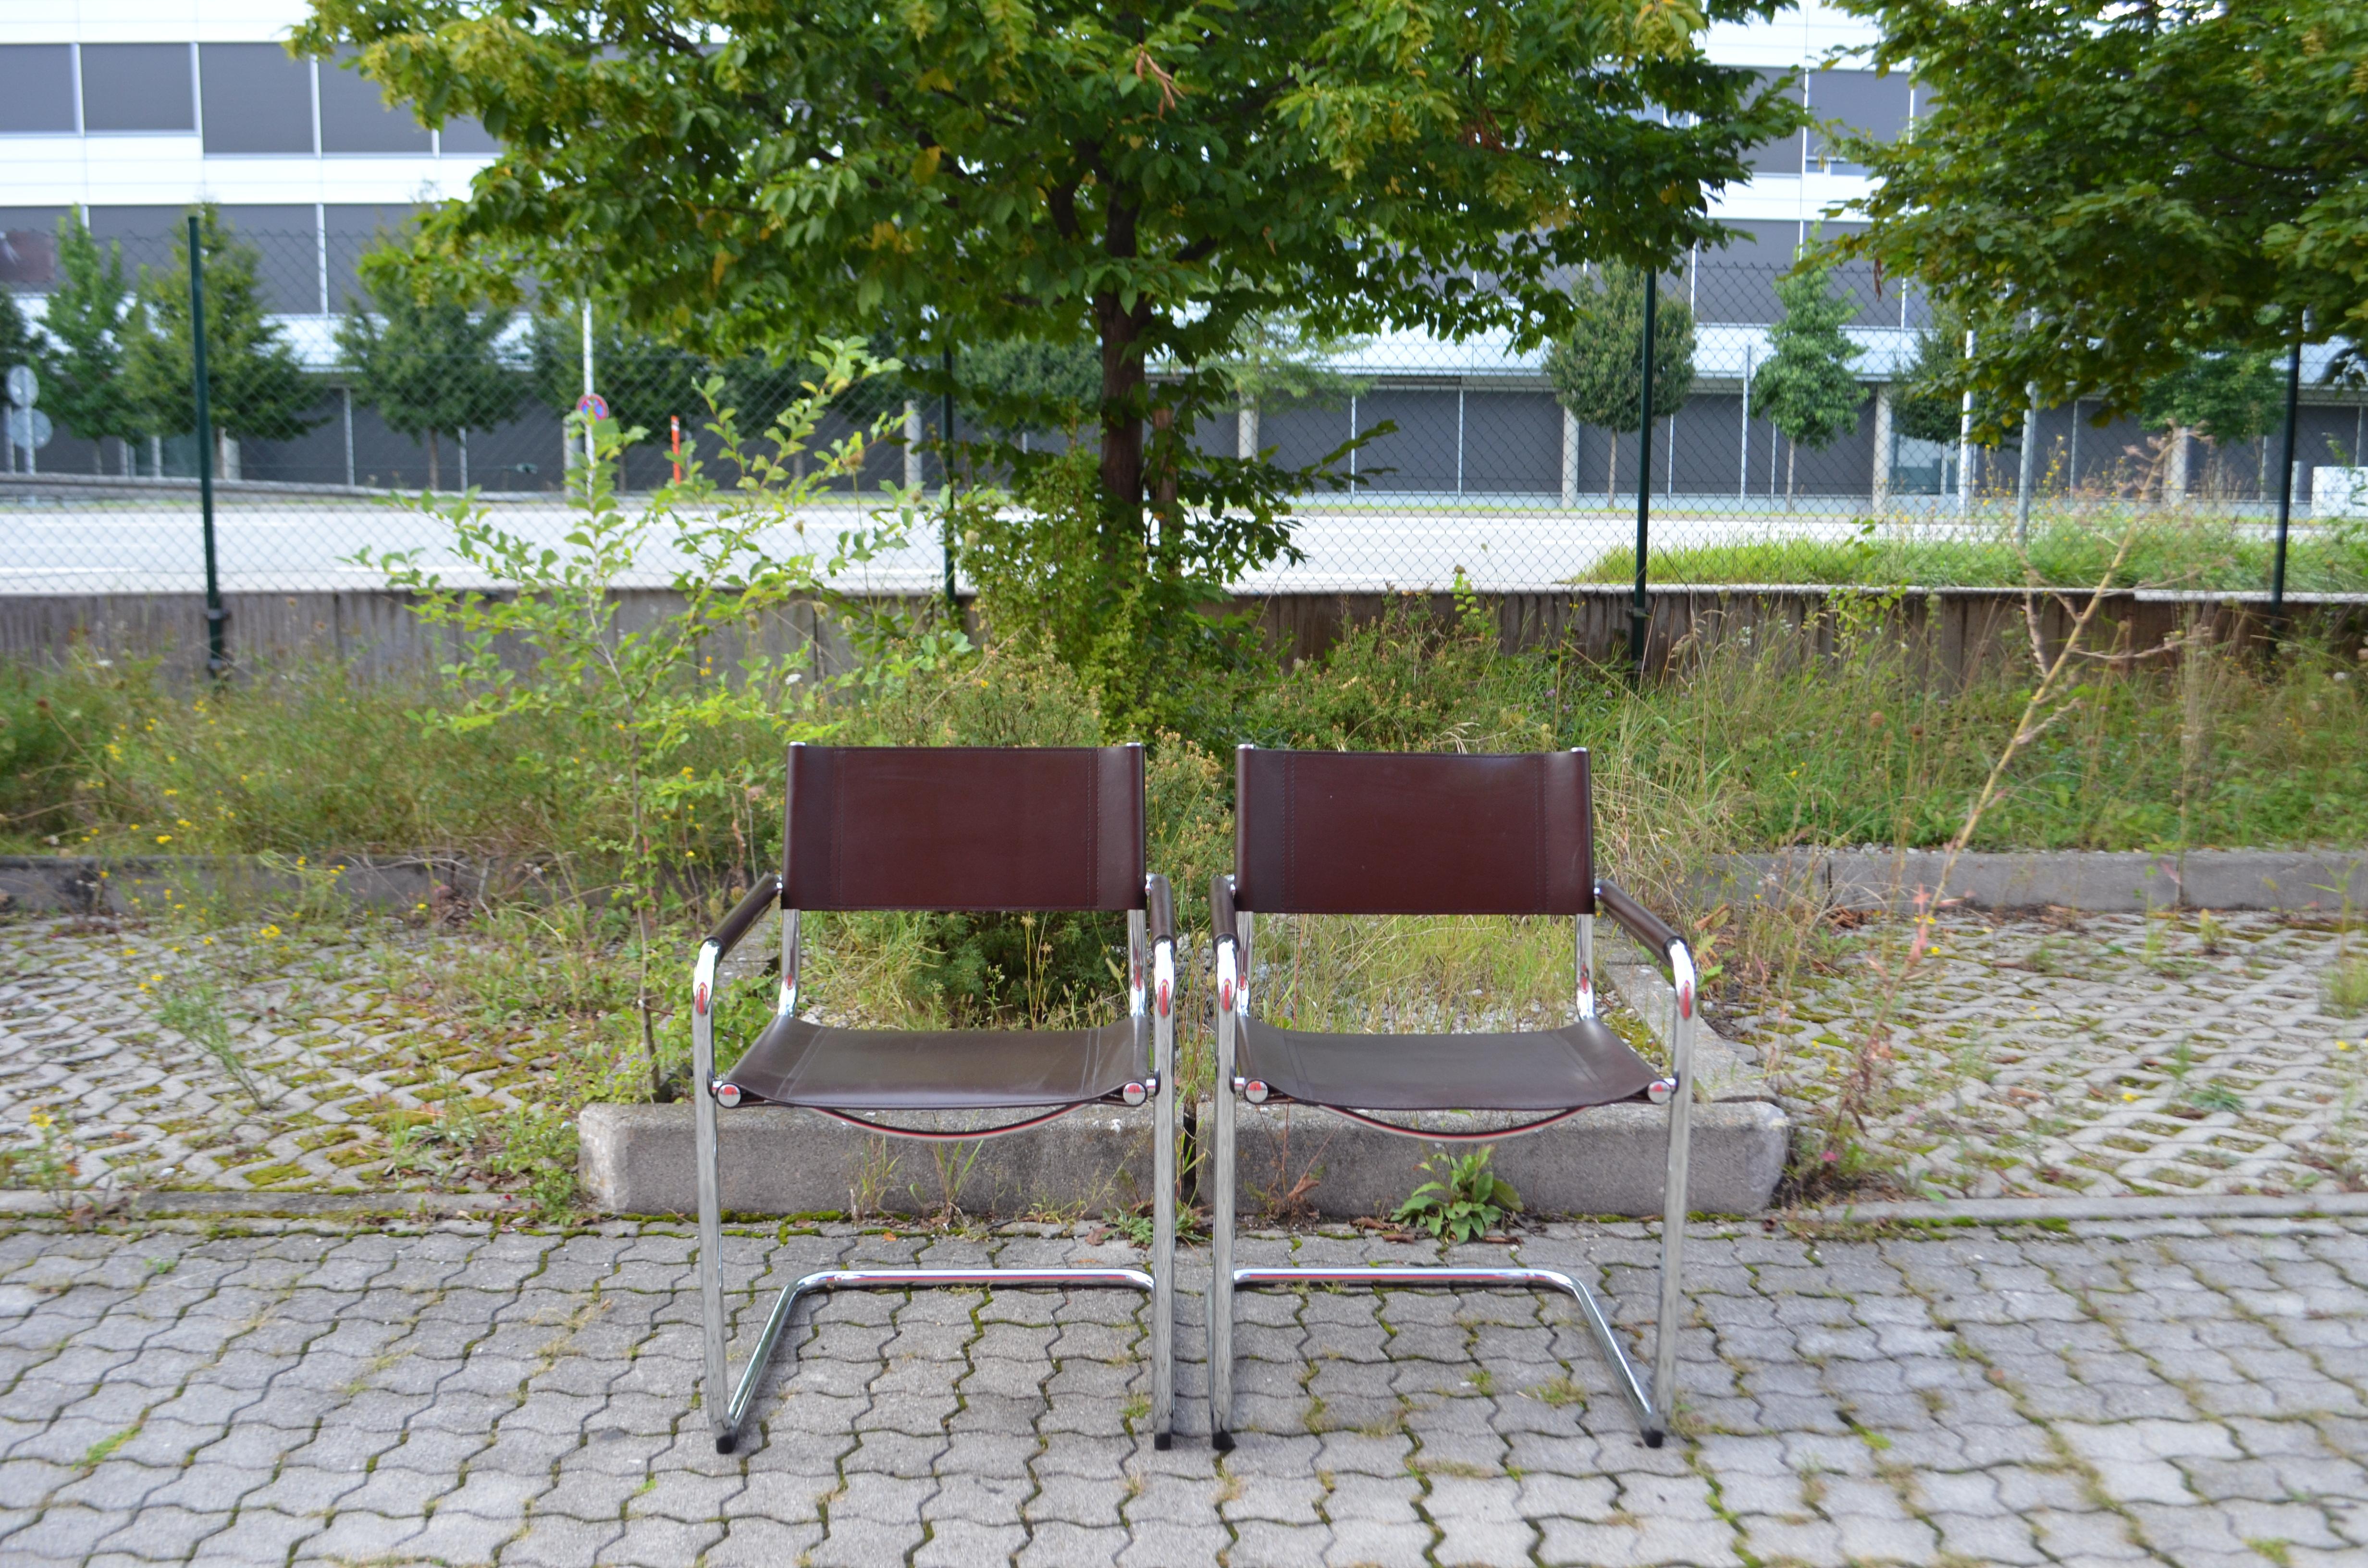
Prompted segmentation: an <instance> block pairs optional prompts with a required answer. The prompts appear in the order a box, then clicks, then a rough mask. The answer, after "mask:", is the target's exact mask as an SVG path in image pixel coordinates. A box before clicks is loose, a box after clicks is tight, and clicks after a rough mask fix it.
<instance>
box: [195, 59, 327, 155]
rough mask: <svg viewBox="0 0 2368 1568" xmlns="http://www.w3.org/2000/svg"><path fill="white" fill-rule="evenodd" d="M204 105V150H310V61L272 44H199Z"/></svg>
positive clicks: (230, 151) (311, 78)
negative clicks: (296, 58)
mask: <svg viewBox="0 0 2368 1568" xmlns="http://www.w3.org/2000/svg"><path fill="white" fill-rule="evenodd" d="M198 79H199V83H200V84H201V85H202V86H203V89H204V95H205V108H206V117H205V119H206V151H207V152H208V153H311V152H312V151H313V62H311V61H309V60H292V59H290V58H289V54H288V51H286V50H284V49H282V48H280V47H279V45H278V44H276V43H206V44H199V46H198Z"/></svg>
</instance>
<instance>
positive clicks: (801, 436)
mask: <svg viewBox="0 0 2368 1568" xmlns="http://www.w3.org/2000/svg"><path fill="white" fill-rule="evenodd" d="M830 356H831V358H830V367H829V369H828V371H827V372H826V373H825V376H824V378H823V379H822V381H820V382H819V383H818V384H816V385H815V386H814V387H813V388H812V389H811V390H810V392H808V394H807V395H806V396H804V397H803V398H802V399H800V400H799V401H797V402H795V403H791V404H790V405H789V407H787V408H786V409H784V410H782V411H781V412H780V415H778V416H777V417H776V418H775V419H774V421H773V422H772V426H771V428H770V430H769V431H768V434H767V436H766V437H765V446H766V447H768V448H769V450H766V449H757V448H755V447H753V446H752V444H751V443H750V442H748V441H746V440H744V439H743V437H742V436H741V434H740V430H739V426H738V423H737V414H736V411H735V410H733V409H731V408H728V407H718V406H716V405H715V403H714V400H715V399H716V398H717V397H719V396H720V395H721V392H722V381H721V380H720V378H711V379H710V381H709V382H708V384H707V387H706V389H705V392H706V395H707V397H708V398H709V400H710V406H711V409H712V412H713V415H714V417H713V420H712V423H711V424H710V426H709V429H710V430H711V431H712V432H713V434H714V436H715V437H716V439H717V442H718V445H719V447H720V449H721V456H722V458H723V460H725V461H726V462H728V463H729V464H731V465H732V467H733V468H734V469H735V470H736V471H737V472H738V474H739V478H738V480H737V482H736V483H735V484H734V487H733V488H731V489H729V490H726V489H723V488H720V487H718V486H717V485H715V484H714V483H712V482H711V481H710V480H709V479H708V478H707V475H706V472H705V469H704V466H703V464H702V463H701V461H700V458H699V456H698V454H697V453H696V451H695V450H694V451H693V452H692V453H691V454H690V456H689V460H688V462H687V464H686V472H685V478H684V482H683V483H681V484H680V485H677V486H669V487H668V488H667V489H666V490H664V491H662V492H660V493H659V494H658V495H657V497H656V498H655V499H654V500H653V501H652V502H651V504H650V505H649V506H647V507H646V508H645V509H644V510H643V511H641V512H639V513H637V514H628V513H627V512H626V511H625V510H624V509H623V508H622V507H621V506H620V505H619V503H618V499H617V492H616V488H615V483H614V480H613V471H614V469H615V467H616V463H617V460H618V458H619V456H620V454H621V452H622V451H623V449H624V447H625V445H626V444H627V443H628V442H629V441H630V440H632V439H636V438H638V437H640V436H641V435H642V434H643V432H641V431H639V430H633V431H627V432H620V431H619V430H618V429H617V428H616V426H615V425H614V423H613V422H611V421H606V420H603V421H598V422H596V423H595V424H594V425H593V426H592V433H593V438H594V441H595V449H596V455H597V457H598V460H597V461H594V462H591V463H588V464H583V465H579V467H578V470H577V474H576V478H575V487H574V490H573V499H574V501H575V505H576V506H577V507H578V508H579V510H580V512H581V520H580V521H579V523H578V524H577V526H576V528H575V530H574V531H573V532H572V533H571V534H569V535H568V539H567V543H568V545H569V553H567V554H565V555H562V554H560V553H559V552H558V551H554V550H552V549H549V548H547V547H543V546H540V545H537V544H534V543H532V542H530V541H529V540H525V539H522V538H519V537H518V536H517V535H514V534H510V533H507V532H505V531H504V530H503V529H501V528H499V527H497V526H496V525H495V523H494V522H493V520H492V518H491V516H490V514H488V513H487V512H486V511H485V510H484V508H482V507H478V506H473V505H472V503H471V502H469V501H467V500H462V501H460V502H456V503H454V504H452V505H451V506H449V507H437V506H432V505H430V506H427V510H429V511H431V512H433V513H435V514H436V515H438V516H440V517H444V518H445V519H446V520H447V521H448V522H450V525H451V527H452V530H453V535H454V549H455V551H456V552H457V553H458V554H459V555H460V556H461V559H463V560H464V561H466V562H469V563H470V564H471V565H472V567H474V568H475V569H476V570H477V571H478V572H479V573H481V574H484V575H485V576H486V577H489V578H491V579H492V580H493V581H494V582H495V583H496V584H499V585H501V586H502V587H503V588H504V589H505V590H507V591H506V592H505V593H503V594H501V595H498V596H490V595H486V594H484V593H481V592H477V591H474V590H460V589H454V588H450V587H447V586H446V585H444V584H443V582H442V580H441V578H440V577H439V576H438V575H437V574H434V573H432V572H429V571H427V569H425V568H423V567H422V566H420V564H419V563H418V554H419V552H417V551H412V552H408V553H404V552H390V553H387V554H384V555H381V556H378V557H376V558H375V564H377V565H379V566H380V567H381V568H382V569H383V570H384V571H385V573H386V575H387V580H388V582H389V584H390V585H392V586H393V587H396V588H398V589H402V590H404V591H406V592H409V593H412V594H414V595H416V596H417V603H416V608H415V612H414V613H415V614H416V615H417V616H418V618H419V619H421V620H423V621H425V622H427V624H428V625H431V626H442V627H450V628H451V629H452V630H453V631H455V632H457V633H458V634H459V638H460V642H461V656H460V658H459V659H458V660H457V661H456V662H455V663H453V664H450V665H445V666H444V667H443V671H442V673H443V676H444V678H445V681H446V684H447V687H448V693H449V697H448V700H447V702H446V703H445V704H443V705H441V706H439V707H436V708H430V709H423V710H420V712H419V713H418V714H417V718H418V721H419V722H420V725H421V727H422V728H424V729H427V730H430V731H434V730H448V731H461V732H467V731H473V730H484V729H489V728H495V727H497V726H498V727H516V728H520V729H522V730H523V731H524V734H523V735H522V737H521V738H522V739H525V740H527V741H529V744H531V742H533V741H538V740H540V741H543V742H544V743H545V749H543V750H541V752H540V753H539V754H536V755H529V756H527V757H525V758H523V759H522V760H524V761H526V762H527V763H528V764H529V767H531V768H532V769H533V770H535V771H537V772H540V773H542V774H543V775H545V776H546V777H547V778H550V779H551V780H552V783H553V784H554V785H556V786H557V787H558V788H560V789H561V790H565V791H567V792H569V793H574V794H577V795H580V796H583V797H586V798H590V799H593V800H597V801H602V802H605V803H607V804H609V806H610V807H611V815H612V817H613V819H615V820H618V821H619V822H620V826H621V827H622V830H623V831H622V832H621V833H620V834H618V835H616V836H614V837H610V838H607V839H605V840H598V841H596V844H597V845H598V847H599V848H601V849H604V850H606V851H608V852H609V853H611V854H612V855H614V856H616V857H617V858H618V861H619V864H620V883H621V886H620V888H619V890H618V892H617V902H618V903H620V904H621V905H622V906H623V907H625V908H626V909H628V910H629V911H631V913H632V915H633V917H634V920H635V923H636V926H637V930H638V936H639V938H640V939H639V941H638V942H637V944H636V945H635V947H634V961H635V974H636V980H635V987H634V992H635V994H634V1007H635V1011H636V1013H637V1014H638V1016H639V1018H640V1021H641V1033H642V1047H643V1061H644V1065H645V1066H646V1068H647V1070H648V1073H649V1080H650V1092H651V1094H652V1095H653V1096H656V1097H664V1096H665V1094H666V1077H665V1070H664V1067H663V1064H662V1063H661V1062H660V1059H659V1056H658V1050H657V1034H656V1018H655V1006H654V1003H653V1000H652V994H651V990H650V984H649V965H650V960H651V954H652V950H653V949H654V948H655V943H656V938H657V931H658V917H659V906H660V902H661V898H662V896H663V894H664V892H665V890H666V873H667V871H668V870H669V869H670V868H671V867H678V866H680V865H682V864H683V863H684V861H685V860H686V859H687V858H689V857H688V856H687V855H686V853H685V851H684V850H683V849H682V847H681V846H680V845H679V841H678V838H677V835H676V834H674V833H673V832H671V831H669V830H670V827H671V825H672V824H675V823H676V822H677V821H688V820H689V819H693V818H696V816H697V814H698V812H699V810H700V807H701V806H702V805H704V806H706V807H707V808H708V809H709V810H710V811H711V812H715V811H717V809H718V808H721V810H722V811H723V812H726V813H730V812H740V811H744V810H745V809H746V804H747V801H748V790H751V789H752V788H756V787H757V779H758V778H760V777H761V778H764V779H765V780H766V781H767V783H768V785H769V784H770V781H771V780H772V778H773V777H774V775H773V772H772V769H771V767H770V766H769V765H768V764H764V763H760V762H759V761H758V760H757V758H755V757H748V758H746V759H745V760H744V761H743V762H742V763H741V765H740V766H739V767H736V768H731V769H722V770H717V771H715V772H712V773H710V774H707V775H704V776H702V775H701V773H700V769H699V768H698V767H696V766H695V765H691V764H686V763H684V762H683V761H682V757H683V755H684V753H685V752H686V750H687V748H689V745H690V744H691V742H692V738H693V737H694V736H695V735H696V734H697V733H699V732H700V731H701V730H712V729H714V728H716V727H717V726H719V725H724V724H733V725H735V726H741V727H746V726H751V725H758V726H764V725H769V727H770V728H771V730H772V732H773V739H774V740H775V742H776V743H777V744H778V743H780V742H785V741H787V740H790V739H792V738H796V737H798V736H802V735H812V734H818V733H825V732H826V730H827V728H828V725H827V724H826V723H821V722H813V721H808V720H805V719H803V718H801V717H796V716H795V714H796V708H795V706H794V705H793V703H792V702H791V696H792V694H791V687H792V686H794V685H795V684H796V683H797V682H799V681H800V680H802V679H803V670H802V669H801V668H800V667H799V665H800V661H799V660H797V659H795V658H792V657H788V656H783V655H780V654H776V653H769V652H767V651H766V650H765V648H764V646H763V644H762V643H761V642H759V641H757V639H756V638H754V637H746V636H743V635H742V634H743V633H744V632H745V631H746V630H748V629H751V628H755V627H757V626H759V625H760V624H761V623H762V621H763V619H765V618H766V617H767V616H768V614H770V613H771V612H773V611H775V610H776V609H778V608H780V607H781V606H782V605H784V604H786V603H787V602H789V601H790V600H791V598H792V597H797V596H800V595H816V594H822V593H825V592H826V589H827V585H828V582H829V579H830V578H831V577H832V576H833V575H834V574H836V573H837V571H839V570H840V569H842V568H843V567H844V566H845V565H846V564H847V563H848V562H850V561H853V560H858V559H861V558H864V557H865V556H866V555H868V553H869V552H870V551H872V550H873V549H875V548H877V546H878V544H879V542H880V540H881V537H882V535H881V533H880V532H875V531H871V530H853V531H851V532H850V533H848V534H846V535H842V536H841V538H840V540H839V542H838V545H837V553H836V554H835V555H834V556H833V557H832V559H831V560H830V562H828V563H827V564H826V565H825V566H823V567H821V568H819V569H817V566H816V563H815V560H814V557H813V556H811V555H806V556H797V557H791V558H789V559H785V560H777V559H775V558H773V557H772V556H770V555H768V553H767V552H766V551H765V549H764V548H763V546H762V544H761V542H760V540H761V536H762V535H763V534H764V533H765V532H766V531H767V530H768V529H771V528H775V527H778V526H782V525H786V524H789V523H791V521H792V520H793V515H794V512H795V510H796V508H798V507H799V506H803V505H805V504H807V503H808V502H810V501H811V500H812V499H813V498H814V496H815V495H816V494H818V493H819V491H820V489H821V487H822V486H823V484H824V483H825V482H826V481H828V480H830V479H832V478H836V477H838V476H842V475H848V474H852V473H855V472H859V471H860V464H861V461H862V440H861V438H860V437H848V438H847V439H846V440H844V441H842V442H841V443H840V444H839V445H838V446H837V447H836V448H834V449H829V450H828V451H827V452H826V453H825V460H824V461H823V462H822V463H821V465H820V466H819V467H818V468H817V469H816V470H815V471H814V472H799V469H800V468H801V467H802V465H801V464H800V463H799V459H800V458H801V457H802V455H803V453H804V452H805V451H806V449H807V447H808V444H809V443H810V442H811V441H812V439H813V437H814V429H815V426H816V425H817V423H818V422H819V420H820V417H821V415H822V411H823V409H824V407H825V405H826V404H827V403H829V402H830V400H831V399H832V398H834V397H836V396H837V394H839V393H840V392H844V391H846V390H847V388H848V387H849V386H851V385H853V384H854V383H855V381H857V380H858V379H859V378H860V376H862V375H864V374H868V373H870V372H871V371H872V370H874V369H881V368H882V367H881V366H880V364H879V362H878V361H875V360H873V359H871V358H870V356H868V355H867V354H865V353H864V352H863V351H862V349H861V348H860V347H859V346H857V345H855V344H853V343H837V344H834V345H831V346H830ZM662 547H664V548H667V549H669V550H670V551H671V554H672V556H673V557H674V558H675V559H677V560H679V561H682V562H685V564H684V565H682V566H681V567H680V568H678V569H677V572H676V574H675V576H674V584H673V585H674V590H675V592H676V593H677V595H678V596H680V597H681V600H682V603H681V608H677V609H675V610H673V611H671V612H669V613H667V614H665V615H663V616H660V617H658V618H656V619H654V620H653V621H650V622H648V623H646V624H643V625H641V626H637V627H627V626H625V625H623V624H621V623H620V619H619V613H618V608H619V607H618V600H617V598H616V596H615V594H614V592H613V590H614V589H615V587H616V586H617V585H618V584H619V583H620V580H621V579H623V578H624V577H625V576H626V575H627V574H630V573H631V572H632V571H634V570H635V569H636V567H637V564H638V562H639V561H640V560H641V558H642V557H643V554H644V553H645V552H648V553H651V554H655V553H656V552H657V551H659V550H660V549H661V548H662ZM359 559H360V560H361V562H363V563H364V564H371V563H373V558H372V557H371V556H370V552H368V551H364V552H362V554H361V556H360V557H359ZM735 641H736V642H739V644H740V646H741V647H742V648H743V649H744V652H743V653H742V656H741V657H740V659H739V661H738V667H737V668H736V670H735V669H733V668H730V667H726V668H724V669H723V670H718V669H717V667H716V658H717V653H718V649H719V647H722V648H726V649H728V648H730V647H732V646H733V645H734V642H735ZM510 644H515V645H517V646H518V647H521V648H523V649H524V650H525V651H526V653H527V655H528V657H529V659H530V661H531V665H532V676H531V678H527V679H522V678H520V676H519V674H518V671H517V670H516V669H514V668H513V667H511V665H509V664H508V662H507V657H506V654H507V645H510ZM522 719H524V720H530V721H533V722H530V723H529V724H526V725H523V726H519V725H518V724H517V721H519V720H522ZM554 731H555V732H556V733H553V732H554ZM554 741H555V742H556V743H557V744H550V743H551V742H554ZM744 849H745V846H744ZM747 881H753V874H752V873H750V872H749V871H747V869H746V861H745V860H744V861H743V870H742V882H743V885H746V882H747Z"/></svg>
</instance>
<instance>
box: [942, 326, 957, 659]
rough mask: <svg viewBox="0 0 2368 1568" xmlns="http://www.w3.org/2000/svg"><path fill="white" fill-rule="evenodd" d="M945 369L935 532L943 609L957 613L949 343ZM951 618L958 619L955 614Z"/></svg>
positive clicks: (952, 354) (952, 398) (952, 363)
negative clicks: (939, 512) (939, 517)
mask: <svg viewBox="0 0 2368 1568" xmlns="http://www.w3.org/2000/svg"><path fill="white" fill-rule="evenodd" d="M945 368H946V396H945V403H944V404H943V412H942V413H941V414H940V415H939V427H938V466H939V469H940V470H941V471H942V472H940V474H939V478H941V479H942V480H944V482H945V494H944V499H943V501H942V502H941V503H940V505H942V506H944V507H945V513H944V518H945V520H944V521H943V522H941V523H940V524H939V526H938V531H939V535H940V536H941V542H942V544H943V546H944V549H945V556H946V608H948V609H950V610H953V611H956V612H959V611H960V610H961V608H962V600H961V598H960V597H957V596H956V595H955V593H954V507H953V501H954V349H953V345H952V344H951V343H949V344H948V345H946V347H945ZM955 619H956V620H957V621H959V620H960V619H961V616H960V614H959V613H957V614H956V616H955Z"/></svg>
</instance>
